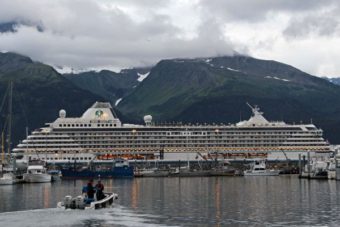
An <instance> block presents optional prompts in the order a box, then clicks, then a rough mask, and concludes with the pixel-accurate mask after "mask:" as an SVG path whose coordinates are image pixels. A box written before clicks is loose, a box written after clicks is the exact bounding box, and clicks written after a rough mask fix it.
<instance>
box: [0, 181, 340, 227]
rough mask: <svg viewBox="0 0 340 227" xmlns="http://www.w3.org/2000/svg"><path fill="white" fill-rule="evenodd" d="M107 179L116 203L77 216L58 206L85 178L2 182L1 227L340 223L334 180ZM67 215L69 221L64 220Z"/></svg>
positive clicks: (74, 191)
mask: <svg viewBox="0 0 340 227" xmlns="http://www.w3.org/2000/svg"><path fill="white" fill-rule="evenodd" d="M102 182H103V183H104V186H105V190H106V191H113V192H116V193H118V195H119V198H118V200H117V201H116V203H115V205H114V207H113V208H111V209H105V210H101V211H93V212H92V213H89V212H87V211H86V212H79V211H76V212H71V213H72V215H70V214H68V213H65V212H62V211H60V210H57V209H56V208H55V206H56V203H57V202H58V201H59V200H61V199H62V198H63V197H64V196H65V195H73V196H75V195H78V194H80V192H81V188H82V186H83V185H85V184H86V183H87V181H85V180H76V181H72V180H70V181H65V180H64V181H60V182H55V183H45V184H19V185H9V186H4V187H0V200H1V201H2V203H0V210H1V212H2V213H0V226H6V225H9V224H11V226H13V223H14V226H19V224H23V225H24V226H39V225H40V226H46V225H56V226H58V225H63V226H64V225H66V226H82V225H89V224H90V225H98V226H111V225H113V226H115V225H116V226H160V225H163V226H197V225H199V226H226V225H236V226H248V225H255V226H256V225H258V226H261V225H276V226H283V225H307V226H308V225H337V224H339V223H340V217H339V215H337V214H338V213H339V211H340V207H339V206H338V204H339V203H340V192H339V190H337V187H338V186H337V182H336V181H308V180H304V179H303V180H299V179H298V178H297V177H296V176H280V177H254V178H242V177H210V178H205V177H197V178H184V177H183V178H175V177H174V178H136V179H114V180H112V179H111V180H102ZM43 208H48V209H43ZM34 209H35V210H34ZM36 209H39V210H36ZM18 210H29V211H25V212H18ZM9 211H14V212H10V213H8V212H9ZM3 212H7V213H3ZM69 213H70V212H69ZM71 217H72V218H71ZM24 219H27V220H28V221H27V220H26V221H25V220H24ZM59 219H60V220H59ZM66 220H68V221H69V223H65V222H66ZM36 223H38V225H36ZM46 223H47V224H46ZM16 224H18V225H16ZM23 225H21V226H23Z"/></svg>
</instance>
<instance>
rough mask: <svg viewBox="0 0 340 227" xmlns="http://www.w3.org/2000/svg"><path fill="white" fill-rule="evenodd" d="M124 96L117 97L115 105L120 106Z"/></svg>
mask: <svg viewBox="0 0 340 227" xmlns="http://www.w3.org/2000/svg"><path fill="white" fill-rule="evenodd" d="M122 99H123V98H119V99H117V101H116V103H115V106H118V104H119V103H120V102H121V101H122Z"/></svg>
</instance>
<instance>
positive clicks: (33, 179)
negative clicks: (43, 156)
mask: <svg viewBox="0 0 340 227" xmlns="http://www.w3.org/2000/svg"><path fill="white" fill-rule="evenodd" d="M24 181H25V182H27V183H47V182H51V181H52V177H51V175H49V174H28V173H25V174H24Z"/></svg>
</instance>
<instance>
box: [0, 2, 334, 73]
mask: <svg viewBox="0 0 340 227" xmlns="http://www.w3.org/2000/svg"><path fill="white" fill-rule="evenodd" d="M339 5H340V2H338V1H336V0H323V1H319V0H299V1H296V0H275V1H273V0H228V1H224V0H214V1H208V0H169V1H159V0H144V1H141V0H124V1H119V0H72V1H69V0H54V1H39V0H25V1H24V2H23V1H20V0H2V1H1V8H0V29H1V24H10V25H11V24H13V26H14V27H12V28H13V29H11V27H9V28H8V27H7V28H6V27H3V28H4V30H3V31H2V33H1V32H0V50H7V51H15V52H18V53H22V54H25V55H28V56H30V57H32V58H33V59H34V60H37V61H41V62H45V63H48V64H52V65H55V66H68V67H71V68H75V69H88V68H92V69H93V68H96V69H100V68H109V69H113V68H114V69H119V68H126V67H134V66H147V65H152V64H155V63H157V61H159V60H161V59H165V58H185V57H190V58H194V57H208V56H216V55H231V54H233V53H234V51H237V52H239V53H241V54H250V55H253V56H255V57H259V58H266V59H274V60H277V61H282V62H285V63H288V64H291V65H294V66H297V67H300V68H301V69H302V70H304V71H307V72H309V73H311V74H321V75H323V76H325V75H329V74H332V75H340V68H338V67H337V64H338V63H337V61H336V59H339V58H340V50H338V48H337V44H338V43H339V42H340V38H339V37H338V34H339V21H340V13H339V12H340V11H339ZM302 47H303V48H305V49H306V50H305V52H308V55H307V56H303V55H302V54H301V51H304V49H301V48H302ZM321 48H322V50H321ZM298 51H299V52H298ZM295 56H300V57H295ZM311 61H312V62H311Z"/></svg>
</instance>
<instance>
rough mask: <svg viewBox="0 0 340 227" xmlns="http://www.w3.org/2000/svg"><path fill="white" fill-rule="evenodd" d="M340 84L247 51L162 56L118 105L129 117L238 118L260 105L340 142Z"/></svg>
mask: <svg viewBox="0 0 340 227" xmlns="http://www.w3.org/2000/svg"><path fill="white" fill-rule="evenodd" d="M339 97H340V87H339V86H337V85H334V84H332V83H330V82H328V81H325V80H324V79H321V78H318V77H315V76H312V75H309V74H307V73H304V72H302V71H300V70H298V69H296V68H294V67H292V66H289V65H286V64H283V63H280V62H276V61H267V60H260V59H255V58H252V57H248V56H240V55H236V56H225V57H216V58H200V59H173V60H163V61H160V62H159V63H158V64H157V65H156V66H155V67H153V68H152V69H151V72H150V75H149V76H148V78H147V79H146V80H144V81H143V83H141V84H140V85H139V86H138V87H137V88H136V89H134V90H133V92H132V93H131V94H129V95H128V96H126V97H125V98H124V99H123V100H122V101H121V103H120V104H119V106H118V108H119V110H120V111H121V112H122V113H123V114H125V115H127V116H128V117H130V118H134V119H141V118H142V116H143V115H145V114H152V115H153V116H154V119H155V121H183V122H190V123H196V122H201V123H204V122H207V123H222V122H223V123H235V122H238V121H239V120H240V118H243V119H244V118H248V117H249V116H250V114H251V112H250V109H249V108H248V107H247V106H246V102H249V103H250V104H258V105H259V106H260V107H261V109H263V111H264V112H265V116H266V117H267V118H268V119H271V120H284V121H286V122H289V123H293V122H300V121H303V122H310V121H311V120H312V121H313V123H315V124H316V125H317V126H319V127H321V128H323V129H324V131H325V137H326V138H328V139H329V140H330V141H331V142H340V138H339V137H338V136H337V134H338V133H339V132H340V99H339Z"/></svg>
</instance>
